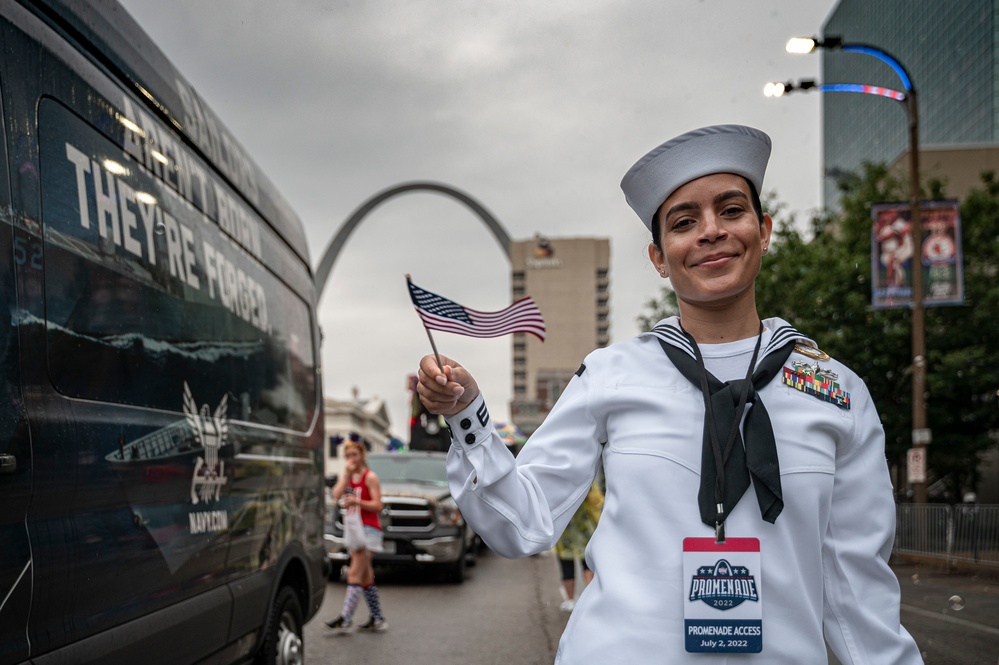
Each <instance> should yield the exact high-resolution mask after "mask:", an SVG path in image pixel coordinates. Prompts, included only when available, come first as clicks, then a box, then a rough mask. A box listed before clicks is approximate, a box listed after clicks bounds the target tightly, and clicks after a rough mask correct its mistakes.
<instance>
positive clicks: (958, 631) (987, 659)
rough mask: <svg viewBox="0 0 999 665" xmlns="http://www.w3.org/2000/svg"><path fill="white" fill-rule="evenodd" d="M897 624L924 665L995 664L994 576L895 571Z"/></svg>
mask: <svg viewBox="0 0 999 665" xmlns="http://www.w3.org/2000/svg"><path fill="white" fill-rule="evenodd" d="M894 570H895V574H896V575H897V576H898V580H899V586H900V587H901V589H902V624H903V625H904V626H905V627H906V628H907V629H908V631H909V632H910V633H911V634H912V636H913V637H915V638H916V643H917V644H918V645H919V649H920V651H921V652H922V653H923V659H924V660H925V661H926V665H997V663H999V572H997V573H996V574H993V575H991V576H987V575H973V574H967V573H951V574H947V573H944V572H939V571H934V570H932V569H930V568H927V567H925V566H915V565H896V566H895V567H894Z"/></svg>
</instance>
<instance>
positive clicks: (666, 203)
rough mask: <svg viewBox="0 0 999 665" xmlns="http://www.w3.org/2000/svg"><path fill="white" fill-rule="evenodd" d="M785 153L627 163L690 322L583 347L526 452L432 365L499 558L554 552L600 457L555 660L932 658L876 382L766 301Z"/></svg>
mask: <svg viewBox="0 0 999 665" xmlns="http://www.w3.org/2000/svg"><path fill="white" fill-rule="evenodd" d="M769 156H770V139H769V137H768V136H767V135H766V134H764V133H763V132H760V131H759V130H755V129H752V128H749V127H743V126H738V125H723V126H714V127H706V128H702V129H699V130H695V131H693V132H688V133H687V134H684V135H682V136H679V137H677V138H675V139H672V140H671V141H668V142H666V143H664V144H662V145H660V146H659V147H657V148H656V149H654V150H653V151H651V152H650V153H648V154H647V155H646V156H645V157H643V158H642V159H641V160H639V161H638V162H637V163H636V164H635V165H634V166H633V167H632V168H631V170H629V171H628V173H627V174H626V175H625V178H624V180H623V181H622V188H623V189H624V192H625V195H626V199H627V201H628V203H629V204H630V205H631V207H632V208H633V209H634V210H635V211H636V212H637V213H638V215H639V217H640V218H641V219H642V221H643V222H644V223H645V225H646V226H647V227H648V228H649V230H650V231H652V233H653V242H652V243H651V244H650V246H649V258H650V259H651V261H652V263H653V265H654V266H655V267H656V270H657V271H658V272H659V273H660V275H662V276H663V277H669V278H670V280H671V284H672V287H673V289H674V290H675V291H676V294H677V299H678V303H679V308H680V317H679V318H676V317H672V318H669V319H666V320H663V321H661V322H660V323H659V324H658V325H657V326H656V327H655V329H654V330H653V331H651V332H648V333H644V334H641V335H639V336H638V337H636V338H634V339H632V340H630V341H627V342H623V343H618V344H614V345H612V346H610V347H607V348H604V349H599V350H596V351H594V352H592V353H591V354H589V355H588V356H587V357H586V359H585V361H584V362H583V365H582V366H580V368H579V370H578V371H577V373H576V376H575V377H574V378H573V380H572V381H571V382H570V383H569V385H568V386H567V388H566V390H565V391H564V393H563V394H562V396H561V397H560V399H559V400H558V403H557V404H556V405H555V407H554V408H553V410H552V411H551V413H550V414H549V415H548V416H547V417H546V419H545V421H544V423H543V424H542V425H541V427H539V428H538V430H537V431H536V432H535V433H534V434H533V435H532V436H531V438H530V441H529V442H528V444H527V445H526V446H525V447H524V449H523V450H522V451H521V453H520V455H519V456H518V457H517V458H516V459H515V458H514V457H513V456H512V455H511V454H510V452H509V451H508V450H507V448H506V446H505V445H503V442H502V440H501V439H500V438H499V436H498V435H497V434H496V433H495V429H494V427H493V425H492V422H491V420H490V418H489V414H488V409H487V407H486V404H485V401H484V399H483V397H482V395H480V393H479V389H478V387H477V385H476V383H475V380H474V379H473V378H472V376H471V374H470V373H469V372H468V371H466V370H465V369H464V368H463V367H462V366H461V365H459V364H458V363H457V362H455V361H453V360H451V359H449V358H442V362H443V365H444V366H443V368H441V367H439V366H438V364H437V361H436V359H435V358H434V356H433V355H430V356H427V357H425V358H423V359H422V361H421V363H420V385H419V393H420V397H421V399H422V401H423V403H424V405H425V406H426V407H427V408H428V409H429V410H430V411H431V412H433V413H441V414H444V415H445V416H447V421H448V424H449V427H450V428H451V432H452V445H451V449H450V453H449V456H448V475H449V479H450V483H451V491H452V494H453V495H454V498H455V500H456V501H457V502H458V505H459V506H460V508H461V511H462V514H463V515H464V516H465V518H466V519H467V520H468V522H469V523H470V524H471V525H472V526H473V527H474V529H475V531H476V532H477V533H479V534H481V536H482V538H483V539H484V540H485V541H486V542H487V543H488V544H489V546H490V547H491V548H492V549H494V550H495V551H497V552H498V553H500V554H502V555H504V556H507V557H523V556H529V555H531V554H536V553H539V552H543V551H545V550H548V549H550V548H551V547H552V546H553V545H554V543H555V541H556V540H557V539H558V537H559V535H560V534H561V533H562V530H563V529H564V528H565V526H566V524H567V523H568V521H569V519H570V518H571V517H572V515H573V513H574V512H575V511H576V508H577V507H578V506H579V505H580V503H581V502H582V501H583V500H584V498H585V497H586V493H587V490H588V489H589V487H590V483H591V481H592V480H593V477H594V474H595V471H596V469H597V467H598V466H599V465H601V464H602V465H603V467H604V473H605V477H606V484H607V493H606V498H605V503H604V512H603V516H602V519H601V521H600V524H599V526H598V527H597V530H596V532H595V533H594V535H593V538H592V539H591V540H590V544H589V547H588V548H587V561H588V563H589V566H590V568H591V569H592V570H593V571H594V573H595V577H594V581H593V583H592V584H590V585H589V586H588V587H587V588H586V590H585V591H584V592H583V594H582V595H581V596H580V598H579V600H578V603H577V605H576V609H575V611H574V612H573V614H572V616H571V618H570V619H569V623H568V625H567V626H566V629H565V632H564V634H563V636H562V639H561V642H560V645H559V650H558V656H557V657H556V662H557V663H560V664H561V665H580V664H589V663H634V664H636V665H638V664H641V665H644V664H647V663H669V664H683V663H697V664H708V663H711V664H713V663H751V662H757V663H766V664H768V665H770V664H779V665H802V664H806V665H810V664H813V663H814V664H818V663H825V662H826V660H827V657H826V643H828V645H829V647H830V648H831V650H832V651H833V653H834V654H835V655H836V657H837V658H838V659H839V660H840V662H841V663H843V665H859V664H862V663H863V664H874V665H889V664H892V665H895V664H904V665H912V664H915V663H921V662H922V659H921V657H920V654H919V651H918V649H917V648H916V645H915V642H914V641H913V639H912V638H911V636H910V635H909V634H908V633H907V632H906V630H905V629H904V628H903V627H902V626H901V625H900V623H899V589H898V583H897V581H896V578H895V576H894V575H893V573H892V571H891V570H890V568H889V567H888V564H887V559H888V556H889V554H890V552H891V547H892V539H893V536H894V524H895V508H894V502H893V499H892V490H891V485H890V481H889V477H888V469H887V464H886V461H885V456H884V432H883V429H882V427H881V423H880V421H879V419H878V415H877V411H876V410H875V407H874V404H873V403H872V401H871V398H870V395H869V393H868V391H867V388H866V386H865V385H864V383H863V382H862V381H861V380H860V378H859V377H858V376H857V375H856V374H855V373H853V372H852V371H851V370H850V369H848V368H847V367H845V366H844V365H842V364H840V363H839V362H837V361H836V360H834V359H831V358H829V357H828V356H827V355H825V354H823V353H822V352H821V351H820V350H819V349H817V348H816V345H815V344H814V342H812V341H811V340H809V339H808V338H806V337H805V336H804V335H802V334H800V333H798V332H797V331H795V330H794V329H793V328H792V327H791V326H790V325H789V324H788V323H786V322H785V321H782V320H780V319H767V320H765V321H761V320H760V318H759V315H758V314H757V310H756V301H755V293H754V288H755V280H756V275H757V274H758V273H759V270H760V264H761V260H762V255H763V254H764V253H766V251H767V245H768V244H769V242H770V234H771V228H772V224H773V222H772V220H771V219H770V216H769V215H764V214H762V212H761V210H760V204H759V196H758V192H759V191H760V188H761V186H762V181H763V175H764V172H765V169H766V164H767V161H768V159H769ZM750 368H753V371H749V370H750ZM722 382H726V383H722ZM740 423H741V426H740ZM771 432H772V433H771ZM743 439H744V440H745V444H743ZM720 470H721V472H719V471H720ZM750 486H751V487H752V488H753V489H752V490H748V488H749V487H750ZM740 498H741V500H740ZM754 539H755V540H754ZM757 541H758V543H757ZM735 543H748V545H746V546H745V548H744V549H746V550H747V551H748V552H749V553H748V554H746V553H745V552H742V551H739V552H735V551H730V550H731V549H733V548H734V549H736V550H739V549H741V548H742V545H739V546H736V545H735ZM757 545H758V547H757ZM726 548H729V549H726ZM699 549H700V550H703V551H698V550H699ZM754 550H758V554H757V553H755V551H754ZM740 557H749V558H746V559H742V558H740ZM752 557H756V558H752ZM733 562H734V563H733ZM739 562H749V563H748V564H747V565H741V564H740V563H739ZM701 564H705V565H701ZM712 584H713V585H714V586H712ZM733 585H735V586H733ZM705 617H707V619H705ZM730 619H733V620H730ZM733 626H735V628H733ZM747 626H748V627H747Z"/></svg>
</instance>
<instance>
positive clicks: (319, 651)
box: [305, 550, 568, 665]
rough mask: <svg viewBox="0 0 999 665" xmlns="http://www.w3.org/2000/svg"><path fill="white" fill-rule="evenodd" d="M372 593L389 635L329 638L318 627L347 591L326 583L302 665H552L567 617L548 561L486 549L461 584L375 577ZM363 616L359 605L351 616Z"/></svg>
mask: <svg viewBox="0 0 999 665" xmlns="http://www.w3.org/2000/svg"><path fill="white" fill-rule="evenodd" d="M378 588H379V591H380V594H381V598H382V606H383V608H384V610H385V616H386V618H387V619H388V621H389V630H388V631H387V632H385V633H378V634H368V633H358V634H354V635H350V636H333V635H331V634H330V631H329V629H327V628H326V626H325V625H323V622H324V621H329V620H331V619H333V618H335V617H336V616H337V615H339V614H340V608H341V606H342V604H343V595H344V589H345V587H344V584H343V583H341V582H330V583H329V584H328V585H327V587H326V598H325V600H324V602H323V606H322V608H321V609H320V611H319V614H318V615H317V617H316V618H315V619H313V620H312V621H310V622H309V624H308V625H307V626H306V627H305V654H306V663H307V664H308V665H384V664H387V663H405V664H406V665H448V664H450V663H454V664H455V665H457V664H461V665H467V664H468V663H475V664H476V665H511V664H513V663H517V665H551V663H552V662H554V660H555V649H556V648H557V647H558V639H559V637H560V636H561V635H562V630H563V629H564V628H565V622H566V620H567V619H568V615H566V614H564V613H562V612H561V611H559V609H558V606H559V603H561V602H562V597H561V596H560V594H559V583H558V572H557V569H556V564H555V561H554V559H553V558H552V557H551V556H547V555H545V556H535V557H530V558H528V559H520V560H515V561H511V560H508V559H504V558H502V557H500V556H498V555H496V554H494V553H492V552H489V551H488V550H486V551H484V552H483V553H482V554H481V555H480V556H479V562H478V564H477V565H476V566H475V567H474V568H469V569H468V579H467V580H466V581H465V583H464V584H450V583H448V582H446V581H444V580H443V579H441V578H440V577H439V576H436V575H433V574H431V573H425V574H415V575H399V574H388V573H384V574H383V573H381V572H380V571H379V572H378ZM367 617H368V611H367V608H366V607H365V606H364V603H363V601H362V603H361V606H360V608H359V609H358V611H357V614H356V615H355V618H356V619H360V621H361V622H363V621H365V620H367Z"/></svg>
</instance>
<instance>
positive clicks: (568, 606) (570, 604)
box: [558, 598, 576, 612]
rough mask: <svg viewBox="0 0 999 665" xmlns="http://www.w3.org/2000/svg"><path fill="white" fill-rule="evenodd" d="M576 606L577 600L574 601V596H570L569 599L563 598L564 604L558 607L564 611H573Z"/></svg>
mask: <svg viewBox="0 0 999 665" xmlns="http://www.w3.org/2000/svg"><path fill="white" fill-rule="evenodd" d="M575 607H576V601H574V600H573V599H572V598H569V599H568V600H563V601H562V604H561V605H559V606H558V608H559V609H560V610H562V611H563V612H571V611H572V610H573V609H575Z"/></svg>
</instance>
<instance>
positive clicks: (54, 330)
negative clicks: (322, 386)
mask: <svg viewBox="0 0 999 665" xmlns="http://www.w3.org/2000/svg"><path fill="white" fill-rule="evenodd" d="M116 115H117V114H109V118H114V117H116ZM117 117H119V118H120V117H121V116H120V115H117ZM109 124H110V123H109ZM107 131H108V132H109V133H121V128H120V127H113V126H109V127H108V128H107ZM39 137H40V149H41V155H40V164H41V172H42V173H41V176H42V177H41V183H42V221H43V225H44V239H45V244H44V252H45V257H44V258H45V294H44V300H45V319H46V320H45V322H44V323H45V329H46V335H47V351H48V369H49V374H50V376H51V380H52V383H53V386H54V387H55V388H56V389H57V390H58V391H59V392H60V393H62V394H64V395H67V396H69V397H77V398H83V399H89V400H98V401H103V402H112V403H116V404H129V405H136V406H144V407H153V408H159V409H166V410H174V411H176V410H177V409H178V406H179V405H178V399H177V396H178V395H180V394H182V391H183V384H184V383H185V382H186V383H187V384H188V386H189V387H190V390H191V392H192V393H193V394H194V395H197V396H198V401H199V402H201V401H206V402H211V403H213V404H214V403H217V402H218V401H219V400H220V399H221V398H222V397H223V396H228V399H227V404H228V410H229V414H228V415H229V417H230V418H233V419H238V420H243V421H248V422H255V423H262V424H265V425H273V426H278V427H283V428H290V429H294V430H298V431H305V430H307V429H308V428H309V426H310V425H311V423H312V420H313V416H314V406H313V405H314V404H315V401H316V400H315V359H314V357H313V351H312V349H313V342H312V325H311V321H310V317H309V310H308V306H307V305H306V303H305V301H303V300H302V299H301V298H300V297H298V295H296V294H295V293H294V292H293V291H292V290H291V289H290V288H288V286H286V285H285V284H284V283H283V282H281V281H280V280H279V279H278V278H277V277H276V276H275V275H274V274H272V273H271V272H270V271H269V270H267V268H265V267H264V265H263V264H262V263H261V261H260V260H259V254H260V252H259V244H260V243H259V240H258V241H257V242H255V243H254V242H247V238H250V239H251V240H252V239H254V238H256V239H259V238H261V237H264V238H269V237H270V236H269V235H267V234H265V233H263V232H262V231H261V229H264V228H265V227H264V224H263V222H262V220H260V218H259V217H258V216H256V215H255V214H254V213H253V212H252V211H251V210H250V209H249V208H248V207H246V206H245V205H244V204H243V203H242V202H240V201H239V200H238V199H237V198H236V197H235V196H234V195H232V194H231V190H228V189H227V188H225V187H224V186H223V185H222V183H221V182H219V181H217V180H216V179H214V176H210V177H209V178H206V174H207V173H209V171H208V169H207V168H205V167H204V166H199V167H198V172H199V174H200V175H201V177H202V178H203V179H210V182H209V183H206V187H205V189H206V190H210V191H212V192H214V194H213V198H215V199H216V200H218V199H219V197H224V198H225V200H226V205H227V206H228V207H229V208H231V207H232V206H239V210H238V215H237V214H236V213H235V212H233V211H232V210H230V213H231V216H230V218H237V217H238V219H239V220H240V224H239V226H238V229H239V230H240V237H239V238H237V237H234V236H233V235H230V234H228V233H226V232H225V231H223V230H222V229H220V227H219V225H218V224H216V223H215V222H214V221H213V220H212V219H211V218H209V217H207V216H206V215H205V214H204V213H203V212H201V210H199V207H196V206H195V205H194V204H193V203H192V202H191V201H188V200H185V199H184V198H181V197H180V196H178V194H177V193H176V192H175V191H174V189H173V188H171V187H168V186H167V184H166V183H165V182H164V181H163V180H161V179H160V178H157V177H155V176H154V175H153V174H152V173H151V172H150V171H148V170H147V169H146V168H145V167H144V166H143V165H142V164H140V163H139V162H137V161H135V160H134V159H132V157H130V156H129V155H128V154H127V153H126V152H125V151H124V150H123V149H122V147H121V146H120V145H119V144H118V143H116V142H115V141H112V140H111V139H109V138H108V136H106V135H105V134H104V133H102V132H100V131H98V130H97V129H96V128H94V127H92V126H90V125H89V124H88V123H86V122H85V121H84V120H82V119H81V118H79V117H78V116H77V115H75V114H74V113H72V112H71V111H69V110H68V109H66V108H65V107H64V106H62V105H61V104H60V103H58V102H56V101H54V100H51V99H44V100H42V102H41V104H40V105H39ZM171 152H172V153H175V152H176V149H174V150H173V151H171ZM164 158H166V157H165V156H164ZM193 159H195V157H194V156H193V154H191V153H188V154H187V155H186V156H185V158H184V162H185V163H191V162H190V160H193ZM174 168H180V166H179V164H178V165H175V166H174ZM234 228H235V227H234ZM255 246H256V252H257V256H254V255H253V254H251V252H253V251H254V247H255ZM268 250H272V248H268Z"/></svg>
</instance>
